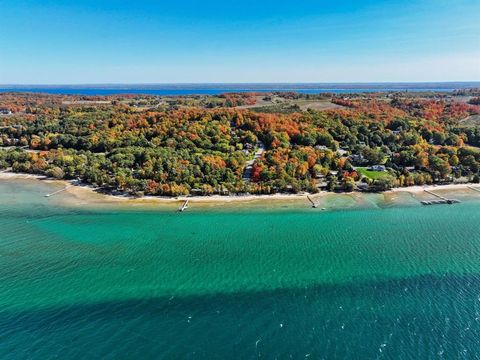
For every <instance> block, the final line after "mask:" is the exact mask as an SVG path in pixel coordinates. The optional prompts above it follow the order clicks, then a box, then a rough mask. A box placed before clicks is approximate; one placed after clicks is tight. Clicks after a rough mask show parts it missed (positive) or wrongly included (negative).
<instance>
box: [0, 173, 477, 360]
mask: <svg viewBox="0 0 480 360" xmlns="http://www.w3.org/2000/svg"><path fill="white" fill-rule="evenodd" d="M51 189H52V185H49V184H47V183H44V182H39V181H37V182H21V181H17V182H13V181H0V358H1V359H23V358H26V359H49V358H55V357H57V358H61V359H96V358H98V359H138V358H142V359H159V358H160V359H162V358H165V359H171V358H182V359H185V358H187V359H188V358H190V359H199V358H200V359H225V358H229V359H230V358H233V359H250V358H265V359H273V358H279V359H283V358H289V357H291V358H294V359H303V358H312V359H322V358H325V359H337V358H338V359H347V358H348V359H375V358H378V359H392V358H395V359H475V358H480V355H479V354H480V345H479V344H478V340H477V339H478V338H479V335H480V235H479V230H480V226H479V224H480V208H479V205H480V201H478V200H479V199H480V197H479V196H478V195H477V194H474V192H473V191H472V193H471V194H470V193H468V194H466V193H464V194H459V195H460V196H459V197H461V198H462V200H464V201H463V202H462V203H460V204H455V205H449V206H447V205H444V206H431V207H423V206H420V205H419V203H418V200H417V199H415V198H414V197H412V196H411V195H409V194H398V195H397V194H395V195H389V196H386V195H378V194H370V195H366V196H365V195H364V196H360V197H359V196H356V195H355V196H347V195H345V196H334V195H329V196H327V197H325V198H322V200H321V201H322V206H324V207H326V208H327V210H326V211H319V210H314V209H310V208H308V206H304V205H299V204H298V203H286V204H284V205H283V207H271V206H269V205H263V206H262V205H254V206H250V207H247V206H243V207H241V208H240V209H235V208H232V207H226V208H223V207H222V208H220V209H215V208H211V207H207V208H201V207H200V208H197V209H196V208H195V207H192V208H191V209H189V211H187V212H185V213H182V214H179V213H175V212H173V211H172V209H167V208H165V209H163V210H156V211H153V210H152V209H151V208H149V209H148V210H147V209H146V208H145V209H144V208H142V207H136V208H134V209H129V208H128V207H122V208H113V207H101V208H100V207H96V206H85V205H83V206H80V207H79V206H70V205H66V204H68V202H62V201H60V200H62V197H59V198H57V199H54V197H52V198H45V197H43V195H44V194H45V193H48V192H50V190H51ZM62 196H63V197H68V195H67V194H63V195H62ZM341 207H346V208H347V210H339V209H340V208H341Z"/></svg>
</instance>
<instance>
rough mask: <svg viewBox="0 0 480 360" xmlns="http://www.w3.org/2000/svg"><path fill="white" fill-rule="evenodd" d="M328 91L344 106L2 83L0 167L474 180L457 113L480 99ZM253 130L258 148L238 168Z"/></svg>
mask: <svg viewBox="0 0 480 360" xmlns="http://www.w3.org/2000/svg"><path fill="white" fill-rule="evenodd" d="M288 96H291V95H288ZM241 98H242V99H244V100H245V99H247V100H248V101H253V99H254V97H253V95H242V97H241ZM69 99H71V97H70V98H69ZM96 99H97V100H101V99H102V97H96ZM225 99H230V100H231V101H236V100H235V97H231V95H228V96H226V97H225ZM247 100H246V101H247ZM129 101H131V99H129ZM149 101H150V100H149ZM336 101H337V102H338V103H341V105H343V106H345V107H346V108H342V109H331V110H327V111H314V110H308V111H305V112H300V111H298V112H295V113H292V114H271V113H255V112H251V111H247V110H239V109H229V108H219V109H204V108H199V107H189V108H180V109H169V110H151V109H144V110H139V109H138V108H135V107H133V106H131V105H129V104H128V103H125V102H121V101H117V102H112V103H109V104H70V105H65V104H64V97H56V96H53V95H48V96H46V95H32V94H29V95H18V96H16V95H13V94H8V95H0V105H2V106H5V107H7V106H9V103H11V107H14V106H15V109H18V108H22V107H23V111H21V112H18V113H17V114H13V115H12V116H5V117H0V147H3V148H4V150H3V151H0V168H2V169H7V168H11V169H12V170H13V171H17V172H27V173H36V174H46V175H48V176H52V177H55V178H64V179H75V178H79V179H81V180H82V181H84V182H86V183H90V184H94V185H96V186H99V187H101V188H104V189H106V190H108V191H115V190H118V191H123V192H131V193H136V194H139V195H141V194H149V195H167V196H177V195H187V194H198V195H209V194H227V193H246V192H250V193H275V192H300V191H309V192H316V191H318V189H319V188H326V189H327V190H331V191H350V190H353V189H354V188H355V187H356V186H358V185H359V183H364V184H367V185H368V186H369V188H370V189H373V190H385V189H388V188H390V187H392V186H408V185H414V184H417V185H420V184H425V183H439V182H448V181H452V180H453V179H454V178H461V177H463V178H465V179H466V180H467V181H476V180H478V174H479V168H480V152H479V150H478V147H479V146H480V127H479V126H473V127H472V126H470V127H464V126H462V122H461V120H462V119H463V118H465V117H467V116H469V115H473V114H478V113H480V107H479V106H477V105H472V104H465V103H455V102H450V103H448V102H444V101H437V100H425V99H412V98H411V97H409V98H399V97H397V98H394V99H391V100H389V101H387V100H383V99H380V98H377V97H374V96H371V97H369V98H356V99H337V100H336ZM259 142H261V143H263V144H264V146H265V148H266V151H265V153H263V155H262V156H261V157H259V158H258V159H256V160H255V163H254V164H253V167H252V169H251V174H250V178H245V169H246V166H247V162H248V161H249V160H250V159H252V158H253V155H254V153H255V151H256V148H257V146H258V144H259ZM372 165H382V166H384V167H385V169H386V171H385V176H382V177H381V178H379V179H372V178H368V177H366V176H363V175H362V174H361V172H360V171H357V167H368V166H372Z"/></svg>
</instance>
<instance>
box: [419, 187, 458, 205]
mask: <svg viewBox="0 0 480 360" xmlns="http://www.w3.org/2000/svg"><path fill="white" fill-rule="evenodd" d="M425 192H426V193H427V194H430V195H433V196H435V197H436V198H438V200H424V201H422V202H421V203H422V205H441V204H449V205H451V204H457V203H459V202H460V200H457V199H447V198H446V197H444V196H441V195H438V194H435V193H434V192H433V191H429V190H425Z"/></svg>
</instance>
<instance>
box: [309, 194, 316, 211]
mask: <svg viewBox="0 0 480 360" xmlns="http://www.w3.org/2000/svg"><path fill="white" fill-rule="evenodd" d="M307 199H308V201H310V202H311V203H312V207H313V208H314V209H316V208H317V207H318V204H317V203H316V202H315V201H313V199H312V198H311V197H310V195H307Z"/></svg>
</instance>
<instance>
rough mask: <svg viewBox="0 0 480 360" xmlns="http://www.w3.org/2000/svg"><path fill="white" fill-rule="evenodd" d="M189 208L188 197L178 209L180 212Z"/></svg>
mask: <svg viewBox="0 0 480 360" xmlns="http://www.w3.org/2000/svg"><path fill="white" fill-rule="evenodd" d="M187 209H188V199H187V200H185V202H184V203H183V205H182V206H180V208H179V209H178V211H179V212H184V211H185V210H187Z"/></svg>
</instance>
